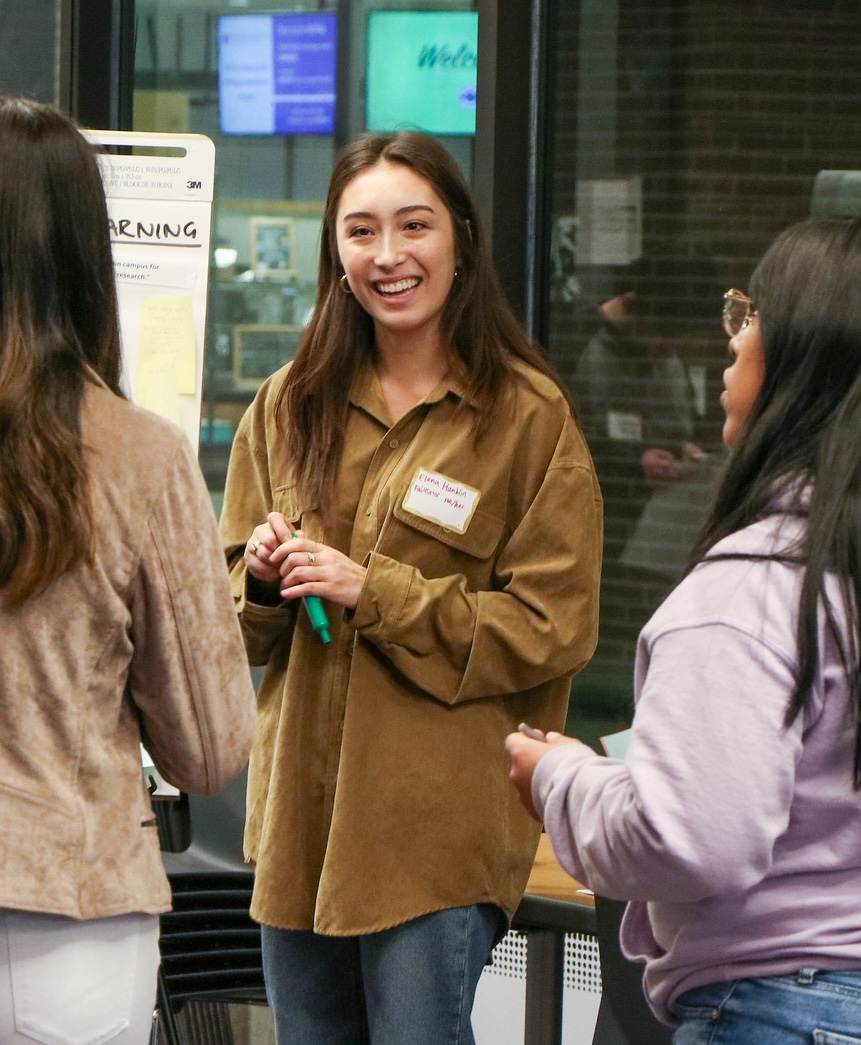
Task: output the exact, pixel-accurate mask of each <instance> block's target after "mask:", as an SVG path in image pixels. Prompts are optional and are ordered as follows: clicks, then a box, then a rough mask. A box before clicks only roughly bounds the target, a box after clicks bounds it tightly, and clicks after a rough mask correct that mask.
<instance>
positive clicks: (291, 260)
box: [251, 216, 296, 277]
mask: <svg viewBox="0 0 861 1045" xmlns="http://www.w3.org/2000/svg"><path fill="white" fill-rule="evenodd" d="M251 268H252V270H253V271H254V275H255V276H256V277H266V276H279V277H287V276H295V275H296V223H295V221H294V219H293V218H270V217H265V216H264V217H253V218H251Z"/></svg>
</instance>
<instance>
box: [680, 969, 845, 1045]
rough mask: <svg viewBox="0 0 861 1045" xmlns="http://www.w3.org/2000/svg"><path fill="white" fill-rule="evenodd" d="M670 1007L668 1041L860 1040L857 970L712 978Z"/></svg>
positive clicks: (685, 1044) (836, 1043) (724, 1044)
mask: <svg viewBox="0 0 861 1045" xmlns="http://www.w3.org/2000/svg"><path fill="white" fill-rule="evenodd" d="M673 1009H674V1011H675V1013H676V1015H677V1016H678V1017H679V1019H681V1021H682V1025H681V1027H680V1028H679V1029H678V1030H677V1031H676V1033H675V1034H674V1035H673V1045H861V972H854V971H853V972H819V971H818V970H816V969H800V970H799V971H798V972H797V973H796V974H795V975H793V976H770V977H768V978H765V979H759V980H732V981H729V982H726V983H711V984H708V985H707V986H705V987H695V988H694V989H693V990H691V991H687V992H686V993H685V994H682V995H681V996H680V997H678V998H677V999H676V1002H675V1004H674V1006H673Z"/></svg>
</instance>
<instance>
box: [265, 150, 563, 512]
mask: <svg viewBox="0 0 861 1045" xmlns="http://www.w3.org/2000/svg"><path fill="white" fill-rule="evenodd" d="M383 161H386V162H389V163H395V164H403V165H404V166H405V167H408V168H410V169H411V170H412V171H414V172H415V173H416V174H418V175H419V176H420V177H421V178H423V179H424V180H425V181H426V182H428V183H429V184H430V185H431V186H432V187H433V189H434V191H435V192H436V193H437V195H438V196H439V197H440V199H441V200H442V201H443V203H444V204H445V206H446V208H447V210H448V212H449V214H450V216H451V220H452V226H453V229H454V238H455V256H456V257H457V258H458V274H457V277H456V278H455V280H454V283H453V284H452V288H451V291H450V293H449V295H448V298H447V300H446V302H445V305H444V308H443V314H442V321H441V332H442V338H443V342H444V344H445V345H446V346H447V348H448V349H449V350H450V352H451V353H452V359H451V364H452V366H454V367H456V368H457V369H458V371H459V372H460V373H461V374H462V376H463V377H464V379H465V384H466V395H465V401H464V404H465V408H472V409H474V410H475V412H476V413H475V416H476V422H475V432H476V438H480V436H481V434H482V432H483V429H484V428H485V427H486V425H487V423H488V422H489V419H490V417H491V416H492V414H493V411H494V410H495V408H496V407H497V406H498V405H499V404H500V400H501V398H502V397H503V395H504V393H505V390H506V387H507V385H508V382H509V380H510V376H511V365H512V362H513V360H514V359H515V358H517V359H522V360H524V361H526V362H527V363H529V364H530V365H532V366H533V367H535V368H536V369H538V370H540V371H541V372H542V373H544V374H546V375H548V376H549V377H551V378H552V380H554V381H555V382H556V383H557V385H558V386H559V387H560V389H561V390H562V392H563V394H564V395H565V396H566V398H567V399H568V400H569V405H570V398H569V397H568V394H567V391H566V390H565V388H564V386H563V384H562V382H561V381H560V379H559V378H558V377H557V376H556V374H555V373H554V372H553V370H552V368H551V367H550V366H549V364H548V363H547V360H546V359H545V357H544V356H543V355H542V353H541V352H540V351H539V350H538V349H537V348H536V347H535V346H534V345H533V344H532V343H531V341H530V340H529V337H528V335H527V334H526V331H525V330H524V328H523V326H522V325H521V323H520V322H519V321H518V320H517V318H516V317H515V315H514V313H513V311H512V309H511V307H510V305H509V303H508V301H507V299H506V297H505V294H504V292H503V290H502V288H501V286H500V284H499V281H498V278H497V276H496V273H495V270H494V267H493V263H492V261H491V256H490V252H489V249H488V247H487V244H486V241H485V238H484V234H483V232H482V228H481V221H480V219H479V215H478V211H477V209H476V206H475V203H474V201H473V199H472V196H471V194H470V190H469V188H468V186H467V183H466V181H465V179H464V177H463V175H462V174H461V172H460V169H459V167H458V166H457V164H456V162H455V161H454V159H453V158H452V157H451V155H450V154H449V152H448V151H447V150H446V149H445V148H444V147H443V146H442V145H441V144H440V142H438V141H437V140H436V139H435V138H433V137H431V136H430V135H427V134H423V133H421V132H418V131H408V132H402V133H399V134H391V135H387V134H364V135H361V136H360V137H358V138H357V139H355V140H354V141H352V142H351V143H349V144H348V145H347V146H346V147H345V148H344V149H343V150H342V151H341V153H340V154H339V156H338V158H337V160H336V162H335V166H334V169H333V171H332V176H331V180H330V183H329V191H328V195H327V199H326V208H325V212H324V215H323V232H322V240H321V246H320V266H319V276H318V282H317V294H318V298H317V305H316V308H315V310H314V314H313V316H312V318H311V321H310V323H309V325H308V327H307V329H306V331H305V333H304V335H303V337H302V339H301V342H300V344H299V347H298V350H297V353H296V359H295V362H294V363H293V366H292V367H291V369H290V371H289V372H288V374H287V377H286V380H285V382H284V385H283V387H282V388H281V390H280V392H279V395H278V400H277V405H276V419H277V424H278V427H279V430H281V431H282V432H284V434H285V436H286V445H287V453H288V458H289V461H290V463H291V465H292V468H293V471H294V475H295V477H296V482H297V484H298V486H299V489H300V491H301V493H302V494H303V498H304V499H305V500H306V502H307V503H308V505H309V506H311V507H318V508H320V509H321V510H322V511H323V512H324V515H325V511H326V506H327V505H329V504H330V503H331V501H332V494H333V492H334V489H335V485H336V482H337V476H338V469H339V465H340V461H341V455H342V451H343V440H344V432H345V428H346V419H347V411H348V405H349V393H350V387H351V384H352V381H353V377H354V376H355V374H356V372H357V371H358V369H359V367H360V366H361V365H362V364H363V362H364V361H365V360H366V359H369V358H372V355H373V351H374V326H373V322H372V320H371V317H370V316H369V315H368V314H367V313H366V312H365V311H364V309H363V308H362V307H361V305H359V304H358V302H357V301H356V299H355V297H353V296H352V295H349V294H345V293H343V291H342V290H340V289H339V285H338V281H339V279H340V277H341V276H342V275H343V272H344V270H343V268H342V266H341V263H340V260H339V255H338V245H337V228H336V218H337V212H338V206H339V204H340V201H341V196H342V195H343V192H344V190H345V188H346V187H347V185H349V183H350V182H351V181H352V180H353V179H354V178H355V177H356V176H357V175H358V174H361V173H362V172H363V171H365V170H367V169H368V168H370V167H374V166H376V165H377V164H378V163H381V162H383Z"/></svg>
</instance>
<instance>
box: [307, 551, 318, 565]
mask: <svg viewBox="0 0 861 1045" xmlns="http://www.w3.org/2000/svg"><path fill="white" fill-rule="evenodd" d="M305 554H306V555H307V556H308V562H309V563H310V564H311V565H312V566H313V565H314V563H315V562H316V561H317V554H316V552H306V553H305Z"/></svg>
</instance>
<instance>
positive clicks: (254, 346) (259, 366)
mask: <svg viewBox="0 0 861 1045" xmlns="http://www.w3.org/2000/svg"><path fill="white" fill-rule="evenodd" d="M303 329H304V328H303V327H299V326H257V325H254V326H252V325H250V324H248V325H240V326H235V327H234V328H233V380H234V383H235V385H236V387H237V388H257V386H258V385H259V384H260V383H261V382H262V381H265V379H266V378H267V377H269V375H270V374H274V373H275V371H276V370H278V369H279V368H280V367H282V366H284V364H285V363H289V362H290V360H291V359H292V358H293V357H294V356H295V354H296V347H297V345H298V344H299V338H300V337H301V336H302V331H303Z"/></svg>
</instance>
